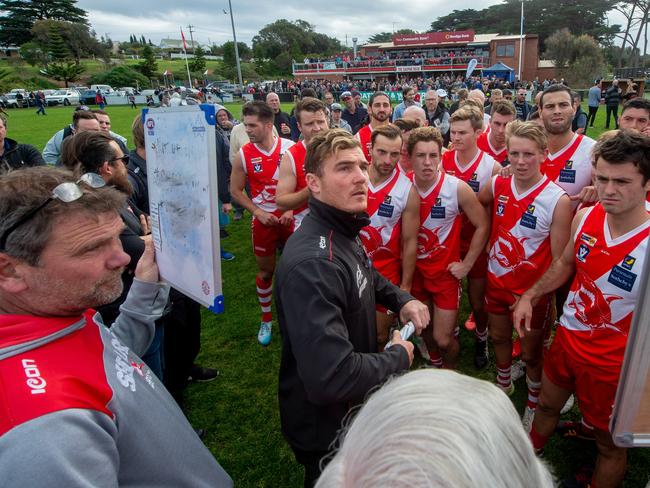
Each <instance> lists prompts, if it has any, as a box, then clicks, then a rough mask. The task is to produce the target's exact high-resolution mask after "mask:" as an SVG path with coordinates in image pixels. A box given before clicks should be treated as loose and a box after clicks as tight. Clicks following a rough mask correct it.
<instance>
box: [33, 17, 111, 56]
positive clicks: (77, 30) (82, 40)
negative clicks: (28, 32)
mask: <svg viewBox="0 0 650 488" xmlns="http://www.w3.org/2000/svg"><path fill="white" fill-rule="evenodd" d="M32 34H33V35H34V42H36V43H37V44H39V45H40V46H41V47H42V48H47V49H49V48H50V46H51V43H52V42H53V41H54V39H53V38H52V36H53V35H54V36H56V37H60V38H61V39H63V45H64V46H65V49H66V50H67V51H68V52H69V56H68V57H72V58H74V59H75V60H76V61H77V62H79V61H81V59H82V58H87V57H92V56H96V57H100V58H104V59H107V58H108V57H109V45H108V44H107V43H102V42H100V41H98V40H97V38H96V37H95V35H94V32H91V31H90V30H89V29H88V26H87V25H84V24H78V23H74V22H66V21H61V20H39V21H37V22H35V23H34V27H33V28H32ZM54 42H57V43H58V42H59V40H58V39H57V40H56V41H54Z"/></svg>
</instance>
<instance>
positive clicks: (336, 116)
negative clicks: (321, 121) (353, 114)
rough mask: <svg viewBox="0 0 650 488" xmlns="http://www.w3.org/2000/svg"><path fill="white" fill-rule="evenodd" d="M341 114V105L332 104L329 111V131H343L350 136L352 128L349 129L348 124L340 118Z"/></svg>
mask: <svg viewBox="0 0 650 488" xmlns="http://www.w3.org/2000/svg"><path fill="white" fill-rule="evenodd" d="M342 113H343V107H341V104H340V103H333V104H332V108H331V109H330V114H331V118H330V129H343V130H347V131H348V132H349V133H350V134H352V127H350V124H348V123H347V122H346V121H345V120H343V119H342V118H341V115H342Z"/></svg>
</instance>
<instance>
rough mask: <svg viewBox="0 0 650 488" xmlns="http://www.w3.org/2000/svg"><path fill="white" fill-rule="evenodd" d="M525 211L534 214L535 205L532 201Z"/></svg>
mask: <svg viewBox="0 0 650 488" xmlns="http://www.w3.org/2000/svg"><path fill="white" fill-rule="evenodd" d="M526 212H527V213H529V214H531V215H532V214H534V213H535V205H533V204H532V203H531V204H530V205H528V208H527V209H526Z"/></svg>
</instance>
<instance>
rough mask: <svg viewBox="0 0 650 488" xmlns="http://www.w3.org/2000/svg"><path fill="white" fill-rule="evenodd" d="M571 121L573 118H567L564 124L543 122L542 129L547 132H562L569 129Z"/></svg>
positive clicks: (554, 133)
mask: <svg viewBox="0 0 650 488" xmlns="http://www.w3.org/2000/svg"><path fill="white" fill-rule="evenodd" d="M572 122H573V119H569V120H567V121H566V122H565V123H564V124H562V125H555V126H553V125H550V124H549V125H548V126H547V125H546V122H544V129H545V130H546V132H547V133H549V134H553V135H557V134H564V133H566V132H568V131H569V130H571V124H572Z"/></svg>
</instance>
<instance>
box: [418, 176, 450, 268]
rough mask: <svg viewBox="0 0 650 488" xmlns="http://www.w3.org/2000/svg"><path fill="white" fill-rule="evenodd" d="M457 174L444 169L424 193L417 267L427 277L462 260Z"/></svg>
mask: <svg viewBox="0 0 650 488" xmlns="http://www.w3.org/2000/svg"><path fill="white" fill-rule="evenodd" d="M459 181H460V180H459V179H458V178H456V177H455V176H451V175H447V174H445V173H444V172H443V171H441V172H440V173H439V175H438V181H436V183H435V184H434V185H433V186H432V187H431V188H430V189H429V190H428V191H426V192H422V191H420V190H419V189H418V188H417V185H416V189H417V190H418V193H419V195H420V230H419V231H418V248H417V261H416V267H417V270H418V272H419V273H420V274H421V275H422V276H423V277H424V278H426V279H434V278H436V277H439V276H441V275H442V274H445V273H447V274H448V273H449V271H447V266H448V265H449V264H450V263H453V262H456V261H460V228H461V218H460V215H461V209H460V206H459V205H458V183H459Z"/></svg>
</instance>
